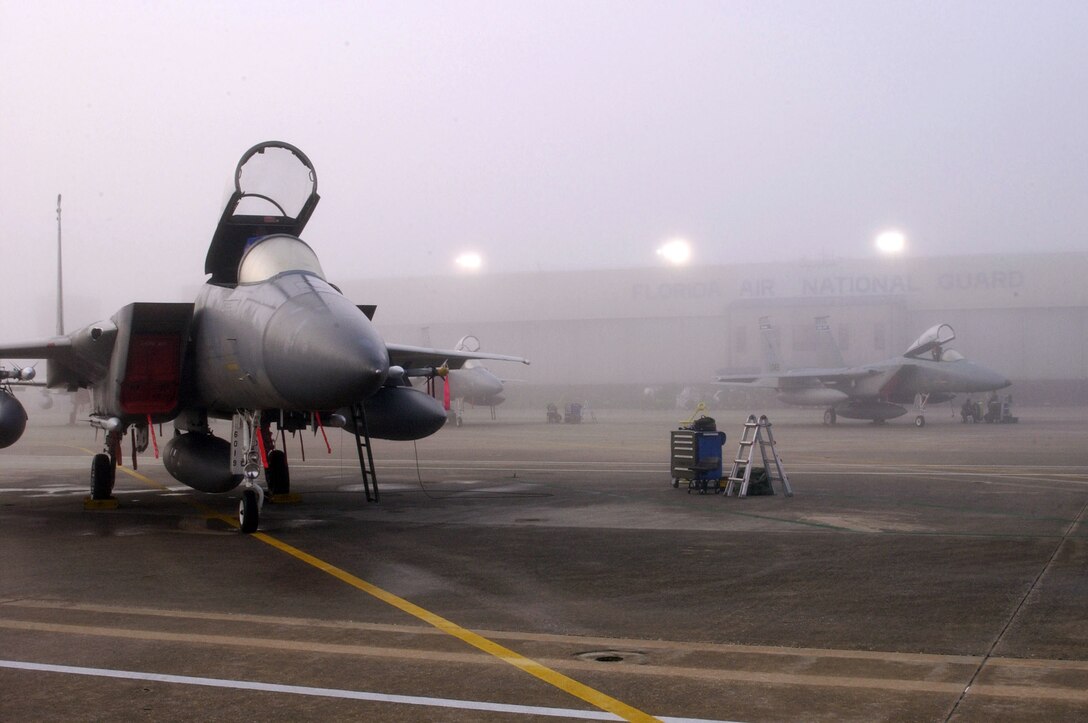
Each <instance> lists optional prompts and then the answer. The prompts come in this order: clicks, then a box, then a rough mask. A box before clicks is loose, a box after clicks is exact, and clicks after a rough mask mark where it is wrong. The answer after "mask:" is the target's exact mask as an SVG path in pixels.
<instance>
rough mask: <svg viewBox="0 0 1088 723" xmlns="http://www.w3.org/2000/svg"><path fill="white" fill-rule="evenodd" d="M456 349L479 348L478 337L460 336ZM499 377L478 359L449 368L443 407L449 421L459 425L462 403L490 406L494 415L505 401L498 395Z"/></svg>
mask: <svg viewBox="0 0 1088 723" xmlns="http://www.w3.org/2000/svg"><path fill="white" fill-rule="evenodd" d="M456 348H457V350H458V351H466V352H469V353H475V352H478V351H479V350H480V340H479V339H477V338H476V337H475V336H471V335H469V336H463V337H461V339H460V341H458V342H457V347H456ZM490 358H491V359H494V360H501V361H510V362H521V363H522V364H528V363H529V362H528V361H526V360H525V359H523V358H521V357H516V356H498V355H495V356H492V357H490ZM502 392H503V380H502V379H500V378H499V377H497V376H495V375H494V374H492V373H491V371H490V370H489V369H488V368H487V367H485V366H484V365H483V364H482V363H481V362H479V361H478V360H475V359H470V360H468V361H466V362H464V365H463V366H461V367H460V368H455V367H453V366H450V367H449V373H448V374H447V375H446V385H445V392H444V394H445V397H446V400H445V401H446V406H447V407H448V408H449V411H450V415H451V417H452V419H453V423H454V424H455V425H456V426H458V427H460V426H461V422H462V416H463V415H464V412H465V404H466V403H467V404H471V405H473V406H476V407H490V408H491V418H492V419H494V418H495V407H497V406H498V405H500V404H502V403H503V402H504V401H506V397H504V396H503V395H502Z"/></svg>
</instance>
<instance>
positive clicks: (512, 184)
mask: <svg viewBox="0 0 1088 723" xmlns="http://www.w3.org/2000/svg"><path fill="white" fill-rule="evenodd" d="M1085 37H1088V4H1086V3H1084V2H1082V1H1080V0H1075V1H1072V2H1057V1H1054V2H1042V3H1039V2H1030V3H1029V2H951V3H950V2H913V3H902V2H895V3H892V2H870V1H867V0H865V1H858V2H842V1H840V2H814V1H810V0H798V1H797V2H769V1H767V0H756V1H753V2H720V3H711V2H685V3H675V2H626V1H625V2H594V3H583V2H541V3H533V4H530V3H521V2H456V3H454V2H449V3H358V2H317V3H311V4H303V3H298V2H295V1H292V2H281V1H278V0H260V1H259V2H247V1H242V2H234V3H211V2H202V1H199V0H196V1H190V2H161V3H146V2H108V1H107V2H95V3H78V2H34V3H26V2H21V1H19V0H0V67H2V68H3V70H2V71H0V159H2V166H0V169H2V173H0V220H2V222H3V223H2V226H0V234H2V250H3V265H4V269H5V278H4V288H5V294H4V298H5V302H6V304H5V306H6V308H7V312H6V314H5V315H4V316H3V317H0V319H2V320H0V330H3V331H2V333H0V337H2V338H3V339H4V340H6V341H13V340H14V339H13V336H18V337H20V338H22V337H26V336H34V337H37V336H42V335H43V334H48V333H51V331H52V328H53V321H52V319H53V316H52V314H53V311H52V309H51V308H49V309H45V310H43V309H41V308H39V307H40V305H38V304H33V305H32V306H33V308H30V309H27V308H21V309H20V310H19V313H13V311H12V309H13V304H14V305H15V308H18V307H19V302H20V300H25V299H31V298H37V297H36V296H34V295H37V294H40V291H31V289H32V287H31V286H29V285H28V283H29V282H33V283H40V284H44V285H48V287H49V288H51V287H52V283H53V278H54V267H55V255H54V254H55V244H56V220H55V215H56V214H55V206H56V196H57V194H58V193H62V194H64V206H63V207H64V238H65V274H66V279H65V280H66V286H67V290H68V295H69V302H68V310H67V314H66V316H67V319H68V323H69V325H70V326H71V325H73V324H82V323H87V322H89V321H93V320H95V319H96V318H98V317H100V316H106V315H108V314H110V313H112V312H113V311H114V310H116V308H117V307H119V306H120V305H122V304H124V303H127V302H128V301H134V300H144V301H159V300H177V301H189V300H191V299H192V295H193V293H194V291H195V288H196V286H197V285H198V284H199V283H201V282H202V281H203V279H204V276H203V274H202V270H203V261H204V255H205V253H206V251H207V245H208V242H209V240H210V237H211V234H212V231H213V230H214V227H215V223H216V221H217V219H218V216H219V213H220V212H221V209H222V204H223V202H224V201H225V199H226V197H227V194H228V192H229V190H230V184H231V183H232V181H233V178H232V174H233V171H234V165H235V163H236V162H237V160H238V158H239V156H240V155H241V154H242V153H243V152H244V151H245V150H246V149H248V148H249V147H250V146H252V145H254V144H255V143H258V142H260V141H263V140H269V139H277V140H283V141H287V142H290V143H293V144H294V145H297V146H298V147H300V148H301V149H302V150H303V151H304V152H306V154H307V155H308V156H309V157H310V158H311V160H312V161H313V163H314V165H315V167H316V169H317V174H318V180H319V192H320V193H321V195H322V202H321V204H320V205H319V206H318V208H317V211H316V213H315V215H314V218H313V220H312V222H311V224H310V226H309V227H308V229H307V231H306V233H305V234H304V238H305V239H306V240H307V241H308V242H309V243H310V244H311V245H312V246H313V247H314V249H315V250H316V251H317V253H318V255H319V256H320V257H321V260H322V263H323V265H324V266H325V269H326V271H327V272H328V275H329V276H330V278H331V280H333V281H336V280H337V279H344V278H358V277H387V276H405V275H411V276H419V275H432V274H445V273H450V272H451V271H452V260H453V258H454V257H455V256H456V255H458V254H459V253H461V252H463V251H466V250H470V249H471V250H475V251H478V252H479V253H481V254H482V255H483V256H484V259H485V264H486V269H487V270H492V271H532V270H536V269H543V270H552V269H577V268H615V267H631V266H650V265H655V264H657V263H658V262H659V261H658V259H657V258H656V257H655V255H654V249H655V248H656V247H657V246H658V245H659V244H660V243H661V242H662V241H663V240H665V239H666V238H668V237H670V236H673V235H682V236H685V237H686V238H688V239H690V240H691V242H692V244H693V245H694V248H695V260H696V261H697V262H704V263H714V264H719V263H743V262H749V261H757V260H759V261H762V260H767V259H782V260H786V259H796V258H801V257H817V256H826V255H832V256H845V257H858V256H862V257H863V256H869V255H873V254H875V251H873V249H872V239H873V236H874V234H875V233H876V232H877V231H879V230H881V229H884V228H886V227H889V226H895V227H898V228H901V229H902V230H903V231H904V232H905V233H906V234H907V237H908V239H909V241H908V243H909V252H910V253H913V254H922V255H935V254H962V253H973V252H1017V251H1061V250H1078V249H1083V248H1085V246H1086V245H1088V244H1086V243H1085V242H1086V240H1088V239H1086V235H1085V231H1084V229H1085V227H1086V221H1088V203H1086V202H1085V200H1086V199H1088V173H1086V169H1088V122H1086V120H1088V57H1086V55H1088V51H1086V50H1085V45H1084V42H1083V41H1084V38H1085ZM28 295H30V296H28ZM92 312H94V313H96V314H97V316H91V317H90V318H86V315H87V314H90V313H92ZM43 325H44V326H43Z"/></svg>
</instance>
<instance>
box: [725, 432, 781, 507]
mask: <svg viewBox="0 0 1088 723" xmlns="http://www.w3.org/2000/svg"><path fill="white" fill-rule="evenodd" d="M757 446H758V447H759V456H760V458H761V459H762V460H763V469H764V471H765V472H766V475H767V484H768V485H770V488H771V494H772V495H773V494H774V483H775V481H776V480H777V481H779V482H781V483H782V490H783V492H784V493H785V495H786V497H793V488H791V487H790V480H789V477H787V476H786V473H785V471H783V469H782V459H781V458H780V457H779V456H778V450H777V449H775V441H774V435H773V434H772V433H771V422H770V420H768V419H767V415H766V414H762V415H760V417H759V419H756V415H754V414H749V415H748V421H746V422H745V423H744V432H743V433H742V434H741V436H740V449H738V450H737V457H736V459H734V460H733V468H732V469H731V470H730V471H729V481H728V483H727V484H726V486H725V494H726V496H728V495H731V494H733V493H734V492H735V493H736V495H737V497H747V496H748V485H749V484H750V482H751V477H752V462H754V461H755V454H756V447H757ZM768 452H770V454H769V455H768Z"/></svg>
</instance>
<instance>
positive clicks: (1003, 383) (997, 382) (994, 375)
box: [970, 363, 1012, 392]
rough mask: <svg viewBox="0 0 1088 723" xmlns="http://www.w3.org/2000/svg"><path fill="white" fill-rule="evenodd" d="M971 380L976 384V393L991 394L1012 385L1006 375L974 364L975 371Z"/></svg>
mask: <svg viewBox="0 0 1088 723" xmlns="http://www.w3.org/2000/svg"><path fill="white" fill-rule="evenodd" d="M970 380H971V381H973V382H974V386H975V387H976V389H975V391H980V392H989V391H992V390H994V389H1004V388H1005V387H1007V386H1009V385H1011V384H1012V382H1011V381H1009V379H1008V377H1006V376H1005V375H1004V374H999V373H998V372H995V371H994V370H993V369H990V368H989V367H984V366H982V365H981V364H977V363H976V364H974V365H973V370H972V373H971V375H970Z"/></svg>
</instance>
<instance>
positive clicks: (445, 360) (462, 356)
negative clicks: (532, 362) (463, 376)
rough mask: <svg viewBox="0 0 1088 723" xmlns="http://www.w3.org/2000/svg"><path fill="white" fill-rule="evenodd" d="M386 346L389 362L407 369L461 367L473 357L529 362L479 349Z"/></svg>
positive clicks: (518, 357) (520, 358)
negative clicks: (455, 349) (456, 349)
mask: <svg viewBox="0 0 1088 723" xmlns="http://www.w3.org/2000/svg"><path fill="white" fill-rule="evenodd" d="M386 348H387V349H388V350H389V363H390V364H392V365H394V366H400V367H404V368H405V369H420V368H427V367H440V366H442V365H446V366H448V368H450V369H460V368H461V367H462V366H464V365H465V362H467V361H471V360H473V359H481V360H487V361H507V362H520V363H522V364H528V363H529V360H528V359H525V358H523V357H520V356H509V355H507V354H486V353H484V352H479V351H454V350H452V349H448V350H447V349H431V348H428V347H422V346H406V345H404V344H386Z"/></svg>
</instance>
